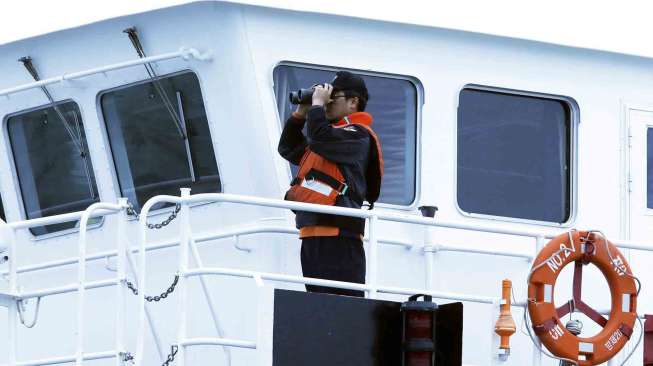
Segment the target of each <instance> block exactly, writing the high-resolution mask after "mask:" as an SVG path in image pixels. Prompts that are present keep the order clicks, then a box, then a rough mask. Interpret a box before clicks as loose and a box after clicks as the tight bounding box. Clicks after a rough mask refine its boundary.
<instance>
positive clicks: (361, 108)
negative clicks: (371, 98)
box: [344, 90, 367, 112]
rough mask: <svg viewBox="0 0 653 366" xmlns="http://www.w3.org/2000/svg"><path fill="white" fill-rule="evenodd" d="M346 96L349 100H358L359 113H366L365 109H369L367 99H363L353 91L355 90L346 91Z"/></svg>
mask: <svg viewBox="0 0 653 366" xmlns="http://www.w3.org/2000/svg"><path fill="white" fill-rule="evenodd" d="M344 92H345V96H346V97H347V98H354V97H356V98H358V106H357V109H358V111H359V112H364V111H365V107H367V98H364V97H362V96H361V95H360V94H359V93H357V92H355V91H353V90H344Z"/></svg>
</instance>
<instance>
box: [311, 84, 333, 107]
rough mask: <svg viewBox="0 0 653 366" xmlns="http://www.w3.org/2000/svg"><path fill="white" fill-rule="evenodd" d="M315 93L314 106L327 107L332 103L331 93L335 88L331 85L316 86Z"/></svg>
mask: <svg viewBox="0 0 653 366" xmlns="http://www.w3.org/2000/svg"><path fill="white" fill-rule="evenodd" d="M314 89H315V90H314V91H313V105H319V106H321V107H323V106H325V105H326V104H327V103H329V102H330V101H331V92H332V91H333V86H332V85H331V84H324V85H316V86H315V88H314Z"/></svg>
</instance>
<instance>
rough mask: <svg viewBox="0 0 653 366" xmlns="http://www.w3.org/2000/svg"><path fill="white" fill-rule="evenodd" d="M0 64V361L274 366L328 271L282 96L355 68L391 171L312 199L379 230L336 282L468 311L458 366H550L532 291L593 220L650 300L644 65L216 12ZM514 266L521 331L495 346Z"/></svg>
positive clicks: (87, 30)
mask: <svg viewBox="0 0 653 366" xmlns="http://www.w3.org/2000/svg"><path fill="white" fill-rule="evenodd" d="M130 28H134V29H135V31H134V32H132V37H131V39H130V37H129V34H126V33H125V30H128V29H130ZM134 34H135V36H134ZM0 55H1V56H0V75H2V77H1V78H0V116H2V121H3V124H2V133H1V134H0V151H1V152H2V153H1V154H0V197H1V205H0V214H1V215H2V217H0V219H2V220H4V221H6V222H7V223H8V224H6V225H5V224H4V221H3V222H0V230H1V235H2V237H1V238H2V242H0V250H2V249H5V248H6V249H5V250H4V251H3V252H2V254H1V255H0V263H1V264H0V272H2V278H1V279H0V293H1V294H2V295H0V330H1V329H6V331H0V365H3V364H6V365H12V366H13V365H45V364H58V363H75V362H76V363H77V364H78V365H81V364H85V365H122V364H129V362H131V361H130V360H128V359H129V358H130V357H133V358H134V359H133V361H134V362H136V364H138V365H158V364H161V363H163V362H164V361H165V360H166V357H167V356H168V353H169V352H170V347H171V346H173V345H174V346H176V347H178V351H177V354H176V358H175V360H174V362H175V364H178V365H184V364H186V365H231V366H240V365H257V366H270V365H272V362H271V356H270V352H271V351H270V342H271V339H270V338H271V334H270V322H271V319H270V318H269V315H270V309H269V305H270V297H269V294H270V289H271V288H283V289H293V290H299V291H301V290H303V288H304V286H303V283H306V282H307V281H308V282H311V281H313V282H315V280H310V279H309V280H307V279H304V278H302V275H301V268H300V263H299V248H300V241H299V240H298V239H297V229H295V224H294V215H293V214H292V212H291V211H290V210H289V208H295V209H297V208H300V207H303V208H304V209H307V208H306V207H308V206H305V205H303V204H298V203H290V202H284V201H283V200H282V198H283V194H284V192H285V191H286V189H287V187H288V185H289V182H290V181H291V178H292V173H293V168H292V167H291V166H290V165H289V164H288V163H287V162H286V161H285V160H283V159H282V158H281V157H280V156H279V154H278V153H277V143H278V140H279V136H280V133H281V129H282V126H283V123H284V121H285V119H286V118H287V117H288V116H289V114H290V113H291V111H292V108H293V106H291V105H290V104H289V102H288V92H289V91H292V90H296V89H297V88H300V87H307V86H310V85H312V84H313V83H315V82H319V81H328V80H331V79H332V75H333V72H334V71H336V70H341V69H344V70H351V71H353V72H357V73H359V74H361V75H363V76H364V77H365V78H366V82H367V83H368V87H369V89H370V94H371V98H370V104H369V106H368V110H369V111H370V113H372V114H373V115H374V116H375V125H374V128H375V131H376V132H377V133H378V134H379V136H380V138H381V141H382V144H383V149H384V156H385V162H386V175H385V178H384V179H385V180H384V183H383V188H382V194H381V198H380V200H379V202H378V203H377V204H376V205H375V208H374V210H345V209H338V208H333V207H312V208H308V209H314V210H322V211H324V212H338V213H341V214H347V215H358V216H359V217H365V218H366V219H367V233H366V238H365V243H366V253H367V261H368V262H367V283H366V284H365V285H351V284H350V285H347V284H340V285H341V286H349V287H351V288H360V289H364V290H365V291H366V293H367V296H368V297H369V298H373V299H386V300H393V301H405V300H406V298H407V297H408V295H410V294H415V293H429V294H432V295H433V296H434V299H435V301H436V302H439V303H446V302H451V301H462V302H463V303H464V309H465V310H464V328H463V364H465V365H506V366H508V365H557V364H558V361H557V360H552V359H550V358H548V357H546V356H543V355H542V354H541V352H540V350H539V348H538V345H537V344H534V343H533V340H532V339H531V338H530V337H529V336H528V335H527V333H525V330H524V327H526V325H524V324H523V321H522V314H523V306H524V304H525V300H526V277H527V275H528V273H529V270H530V268H531V265H532V261H533V259H534V258H535V255H536V254H537V253H538V252H539V250H540V249H541V248H542V247H543V246H544V245H545V244H546V243H547V241H548V240H549V239H550V238H552V237H554V236H556V235H558V234H560V233H564V232H566V231H569V230H572V229H574V228H578V229H584V230H586V229H600V230H601V231H602V232H603V233H605V234H606V235H607V237H608V238H610V240H611V241H612V242H613V243H615V244H616V245H617V246H618V247H619V248H620V250H621V251H622V252H623V253H624V256H625V258H626V259H627V260H628V262H629V263H630V266H631V267H632V269H633V271H634V273H635V274H636V275H637V276H638V277H639V278H640V279H641V281H642V284H643V287H642V290H641V293H640V295H639V297H638V312H639V314H640V315H642V316H643V314H646V313H651V312H653V301H652V300H651V298H652V296H651V292H650V289H649V288H648V286H647V284H648V283H649V280H650V279H653V277H652V276H653V271H652V270H651V266H650V265H649V263H650V262H651V260H652V259H653V255H652V254H651V253H650V252H651V251H653V240H651V238H652V234H653V231H652V230H653V229H651V228H652V227H653V188H650V185H649V183H648V182H649V181H651V179H653V178H651V177H653V171H652V170H651V169H652V167H651V164H650V163H649V161H651V160H650V159H652V156H653V148H651V146H653V140H651V139H650V138H649V136H653V135H652V133H651V131H653V101H652V100H653V98H652V97H653V78H652V77H651V75H652V73H651V70H652V69H653V61H652V60H651V59H649V58H644V57H636V56H628V55H621V54H616V53H609V52H603V51H595V50H589V49H579V48H571V47H564V46H558V45H553V44H545V43H539V42H533V41H526V40H520V39H510V38H504V37H496V36H489V35H483V34H476V33H469V32H461V31H455V30H447V29H440V28H432V27H423V26H415V25H409V24H396V23H388V22H380V21H372V20H365V19H359V18H348V17H341V16H333V15H324V14H313V13H303V12H293V11H288V10H277V9H269V8H261V7H255V6H248V5H240V4H230V3H223V2H212V1H207V2H197V3H190V4H187V5H182V6H177V7H173V8H167V9H161V10H155V11H151V12H147V13H142V14H136V15H129V16H124V17H120V18H116V19H109V20H106V21H102V22H98V23H94V24H90V25H86V26H83V27H79V28H74V29H69V30H63V31H59V32H55V33H51V34H47V35H43V36H39V37H35V38H30V39H26V40H21V41H17V42H13V43H9V44H5V45H0ZM24 57H29V59H23V61H22V62H19V61H18V60H19V59H21V58H24ZM29 65H31V68H32V69H31V70H32V71H33V72H32V74H30V72H29V70H28V68H29ZM26 66H28V68H26ZM34 72H35V73H36V75H37V76H38V79H40V80H39V81H35V79H34V76H35V75H34ZM50 98H51V99H50ZM181 188H190V191H188V190H181ZM176 204H178V206H177V207H176V206H175V205H176ZM420 207H437V212H436V213H435V217H434V218H430V217H424V216H422V213H421V212H420V209H419V208H420ZM128 208H129V209H128ZM85 210H86V211H85ZM133 212H139V213H140V218H136V216H135V215H133V214H132V215H130V214H129V213H133ZM148 223H150V224H151V225H150V226H151V228H148ZM162 223H164V224H165V225H162ZM155 224H158V225H155ZM143 250H145V252H146V255H145V256H143V255H140V254H139V253H142V252H143ZM5 255H6V256H7V257H8V258H6V259H7V260H5V258H4V257H3V256H5ZM585 273H586V274H585V284H584V287H583V295H584V297H585V301H587V302H588V303H589V304H591V305H592V306H593V307H595V308H596V309H602V310H603V311H604V312H605V311H607V309H609V307H610V293H609V289H608V287H607V284H605V282H604V280H603V277H602V276H601V274H600V272H599V271H598V270H596V268H595V267H591V266H590V267H589V268H588V270H587V271H586V272H585ZM504 278H509V279H511V280H512V281H513V286H514V292H513V294H514V298H515V299H514V300H515V304H514V306H513V307H512V309H513V316H514V317H515V319H516V321H517V333H516V334H515V335H514V336H513V337H512V338H511V345H512V350H511V353H510V355H509V357H507V358H506V357H501V358H500V357H499V349H498V345H499V337H498V336H497V335H496V334H495V333H494V323H495V321H496V319H497V317H498V315H499V305H500V303H501V296H500V293H501V281H502V280H503V279H504ZM173 281H174V282H173ZM318 282H319V281H318ZM571 282H572V276H571V270H570V269H568V268H566V269H565V270H563V272H562V275H561V279H559V281H558V287H556V291H555V298H556V299H560V301H561V302H560V303H561V304H562V303H563V302H564V301H566V299H567V298H569V297H570V296H571ZM171 283H174V284H175V286H172V287H171ZM316 283H317V282H316ZM130 287H131V288H132V289H134V290H135V289H137V290H138V291H132V290H131V289H130ZM168 289H170V291H166V290H168ZM133 292H138V294H139V296H135V295H134V293H133ZM162 293H163V294H165V295H164V296H162V297H161V296H159V297H158V298H157V299H151V300H158V301H147V299H145V297H143V296H142V295H147V296H151V297H154V296H155V295H161V294H162ZM572 316H574V317H577V318H579V319H581V320H582V321H583V323H584V325H585V327H584V330H583V331H584V332H587V334H588V335H589V334H592V333H596V332H597V331H598V327H597V326H595V325H593V324H592V322H591V320H589V319H588V318H586V317H583V316H582V315H572ZM31 323H33V324H31ZM31 325H33V326H32V327H31V328H30V327H28V326H31ZM352 326H355V325H352ZM640 334H641V329H640V328H639V325H637V326H636V328H635V332H634V335H633V338H632V339H631V341H630V342H629V343H628V345H627V346H626V347H625V348H624V350H622V351H621V352H620V353H619V354H618V355H617V356H616V357H615V359H613V360H612V361H611V363H610V364H613V365H618V364H620V363H621V362H622V361H623V360H625V359H626V358H627V357H628V355H629V354H630V353H631V351H632V350H633V348H634V346H635V344H636V342H637V340H638V337H639V335H640ZM639 364H642V345H641V344H640V346H639V347H638V348H637V349H635V350H634V353H633V355H632V357H631V358H630V359H629V360H628V362H627V365H639Z"/></svg>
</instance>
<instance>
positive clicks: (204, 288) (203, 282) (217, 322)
mask: <svg viewBox="0 0 653 366" xmlns="http://www.w3.org/2000/svg"><path fill="white" fill-rule="evenodd" d="M190 248H191V250H192V252H191V253H192V255H193V259H194V260H195V265H196V266H197V267H199V268H204V262H202V258H201V257H200V252H199V250H198V249H197V243H196V242H195V240H194V239H193V238H192V236H191V238H190ZM199 280H200V284H201V285H202V291H203V292H204V297H205V298H206V303H207V305H208V306H209V311H210V313H211V319H213V326H214V327H215V331H216V332H217V333H218V336H219V337H220V338H225V332H224V330H223V329H222V327H221V326H220V320H219V319H218V314H217V313H216V312H215V301H213V297H212V296H211V293H210V292H209V287H208V286H207V285H206V280H205V278H204V277H203V276H199ZM222 349H223V350H224V356H225V360H226V361H227V365H228V366H230V365H231V349H230V348H229V347H226V346H225V347H222Z"/></svg>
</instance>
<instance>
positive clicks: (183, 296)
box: [137, 188, 191, 366]
mask: <svg viewBox="0 0 653 366" xmlns="http://www.w3.org/2000/svg"><path fill="white" fill-rule="evenodd" d="M188 197H190V189H189V188H182V189H181V198H182V199H184V200H186V199H188ZM179 221H180V223H179V229H180V231H181V233H180V234H181V235H180V240H179V273H184V272H186V271H187V270H188V253H189V249H190V240H191V225H190V208H189V207H188V204H187V203H186V202H182V203H181V210H180V212H179ZM187 282H188V279H187V278H186V277H185V276H181V275H180V276H179V282H178V283H177V291H179V320H178V322H177V344H179V342H181V340H182V339H185V338H186V327H187V321H188V314H187V312H188V285H187ZM177 352H178V354H177V364H178V365H179V366H185V365H186V348H185V347H179V349H178V351H177ZM137 365H139V364H138V363H137Z"/></svg>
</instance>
